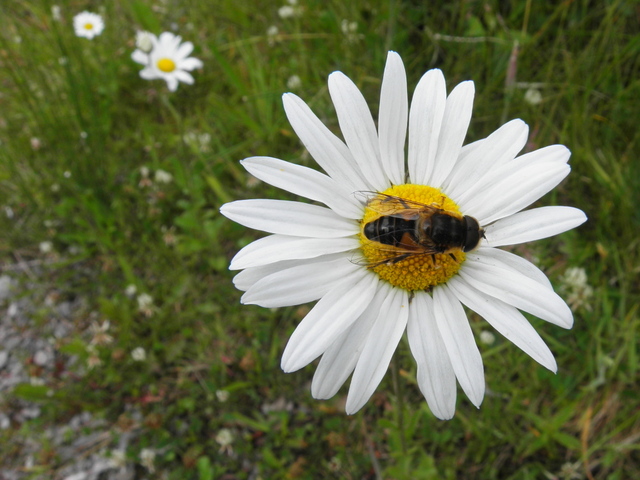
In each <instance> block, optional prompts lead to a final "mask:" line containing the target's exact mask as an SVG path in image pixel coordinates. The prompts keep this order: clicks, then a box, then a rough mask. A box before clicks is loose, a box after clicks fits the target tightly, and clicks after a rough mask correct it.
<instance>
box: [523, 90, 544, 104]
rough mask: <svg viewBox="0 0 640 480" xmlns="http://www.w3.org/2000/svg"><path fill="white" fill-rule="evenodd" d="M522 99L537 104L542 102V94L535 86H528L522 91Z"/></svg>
mask: <svg viewBox="0 0 640 480" xmlns="http://www.w3.org/2000/svg"><path fill="white" fill-rule="evenodd" d="M524 101H525V102H527V103H528V104H529V105H538V104H539V103H540V102H542V94H541V93H540V90H538V89H537V88H529V89H527V91H526V92H524Z"/></svg>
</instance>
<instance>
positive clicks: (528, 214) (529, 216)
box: [485, 207, 587, 247]
mask: <svg viewBox="0 0 640 480" xmlns="http://www.w3.org/2000/svg"><path fill="white" fill-rule="evenodd" d="M586 221H587V216H586V215H585V214H584V212H583V211H582V210H578V209H577V208H573V207H541V208H534V209H532V210H527V211H524V212H520V213H516V214H514V215H510V216H508V217H507V218H503V219H501V220H498V221H497V222H495V223H493V224H491V225H489V226H488V227H487V228H485V237H486V244H487V245H490V246H492V247H499V246H502V245H515V244H517V243H524V242H531V241H533V240H539V239H541V238H547V237H551V236H553V235H558V234H559V233H562V232H566V231H567V230H571V229H572V228H575V227H577V226H578V225H582V224H583V223H584V222H586Z"/></svg>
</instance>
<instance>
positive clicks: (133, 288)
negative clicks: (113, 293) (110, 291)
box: [124, 284, 138, 298]
mask: <svg viewBox="0 0 640 480" xmlns="http://www.w3.org/2000/svg"><path fill="white" fill-rule="evenodd" d="M137 291H138V287H136V286H135V285H134V284H130V285H127V288H125V289H124V294H125V295H126V296H127V297H129V298H132V297H133V296H134V295H135V294H136V292H137Z"/></svg>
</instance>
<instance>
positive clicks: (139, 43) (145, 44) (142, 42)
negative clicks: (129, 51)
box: [136, 30, 156, 53]
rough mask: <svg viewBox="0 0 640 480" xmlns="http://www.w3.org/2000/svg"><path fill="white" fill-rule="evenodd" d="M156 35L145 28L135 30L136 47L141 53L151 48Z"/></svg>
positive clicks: (147, 51)
mask: <svg viewBox="0 0 640 480" xmlns="http://www.w3.org/2000/svg"><path fill="white" fill-rule="evenodd" d="M155 38H156V36H155V35H154V34H153V33H151V32H147V31H145V30H140V31H138V32H136V48H137V49H138V50H141V51H142V52H143V53H149V52H150V51H151V49H152V48H153V41H154V39H155Z"/></svg>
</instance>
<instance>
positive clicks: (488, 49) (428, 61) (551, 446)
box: [0, 0, 640, 480]
mask: <svg viewBox="0 0 640 480" xmlns="http://www.w3.org/2000/svg"><path fill="white" fill-rule="evenodd" d="M54 6H56V7H59V8H60V18H59V19H55V18H54V15H53V14H52V7H54ZM284 6H286V7H288V8H287V9H285V10H282V9H281V7H284ZM83 10H91V11H94V12H97V13H100V14H101V15H103V17H104V20H105V24H106V28H105V30H104V32H103V33H102V34H101V35H100V36H98V37H96V38H94V39H93V40H87V39H83V38H78V37H76V36H75V35H74V32H73V28H72V18H73V16H74V15H75V14H77V13H79V12H81V11H83ZM141 29H144V30H149V31H152V32H153V33H156V34H159V33H161V32H162V31H172V32H174V33H176V34H178V35H181V36H182V37H183V39H184V40H188V41H191V42H193V43H194V45H195V51H194V53H193V56H195V57H197V58H200V59H201V60H202V61H203V62H204V68H203V69H202V70H199V71H195V72H193V73H194V77H195V80H196V82H195V84H194V85H192V86H190V85H184V84H182V85H180V87H179V89H178V91H177V92H175V93H171V92H169V91H168V90H167V88H166V85H165V84H164V83H163V82H162V81H159V80H158V81H146V80H143V79H141V78H140V77H139V74H138V73H139V70H140V66H139V65H137V64H135V63H134V62H133V61H132V60H131V58H130V55H131V52H132V51H133V49H134V48H135V47H134V38H135V33H136V31H137V30H141ZM389 49H393V50H396V51H398V52H399V53H400V55H401V56H402V58H403V60H404V62H405V66H406V70H407V74H408V78H409V88H410V91H412V89H413V87H414V86H415V84H416V83H417V81H418V79H419V78H420V76H421V75H422V74H423V73H424V72H425V71H426V70H428V69H430V68H433V67H437V68H440V69H442V70H443V72H444V74H445V77H446V78H447V83H448V87H449V89H451V88H452V87H453V85H455V84H457V83H458V82H460V81H462V80H467V79H472V80H474V81H475V83H476V92H477V93H476V100H475V106H474V117H473V120H472V124H471V128H470V130H469V133H468V136H467V140H466V141H467V142H471V141H474V140H477V139H480V138H483V137H485V136H487V135H488V134H490V133H491V132H492V131H493V130H495V129H496V128H497V127H499V126H500V125H501V124H502V123H503V122H504V121H506V120H508V119H511V118H522V119H523V120H524V121H526V122H527V123H528V124H529V125H530V128H531V136H530V142H529V145H528V147H527V148H528V149H534V148H538V147H540V146H545V145H549V144H553V143H562V144H565V145H567V146H568V147H569V148H570V149H571V150H572V152H573V155H572V159H571V165H572V168H573V172H572V174H571V175H570V176H569V178H568V179H567V180H566V181H565V182H564V183H563V184H562V185H561V186H560V187H559V188H557V189H556V190H555V191H554V192H553V193H551V194H549V195H548V196H547V197H545V198H544V199H542V200H541V201H540V202H539V204H540V205H549V204H559V205H572V206H576V207H578V208H581V209H582V210H584V211H585V212H586V213H587V215H588V217H589V222H588V223H586V224H585V225H583V226H582V227H580V228H578V229H577V230H575V231H571V232H568V233H566V234H564V235H561V236H559V237H555V238H551V239H548V240H545V241H541V242H537V243H536V244H532V245H525V246H522V247H519V248H517V249H515V250H516V252H517V253H519V254H521V255H524V256H525V257H527V258H530V259H533V260H534V261H535V262H536V263H537V264H538V265H540V266H541V268H543V270H545V272H546V273H547V274H548V275H549V277H550V278H551V280H552V282H553V283H554V285H555V286H556V288H557V289H559V290H560V291H561V293H562V295H563V296H564V297H565V298H570V299H571V300H572V307H573V309H574V312H575V326H574V328H573V329H572V330H569V331H564V330H561V329H558V328H556V327H554V326H552V325H546V324H543V322H541V321H538V320H537V319H533V320H532V321H533V323H534V325H535V327H536V328H537V329H538V330H539V331H540V332H541V333H542V335H543V337H544V338H545V340H546V341H547V342H548V343H549V345H550V347H551V349H552V350H553V352H554V353H555V355H556V358H557V361H558V365H559V371H558V374H557V375H553V374H551V373H550V372H548V371H546V370H545V369H543V368H542V367H540V366H539V365H538V364H536V363H535V362H534V361H533V360H531V359H530V358H529V357H527V356H526V355H525V354H523V353H522V352H520V351H519V350H518V349H517V348H516V347H515V346H513V345H512V344H510V343H509V342H508V341H506V340H505V339H503V338H501V337H499V336H497V335H496V338H495V339H494V340H493V341H491V339H489V340H488V341H487V342H486V343H481V345H480V348H481V351H482V354H483V358H484V361H485V371H486V380H487V387H488V393H487V396H486V398H485V400H484V403H483V405H482V407H481V408H480V409H479V410H477V409H475V407H473V406H472V405H471V404H470V403H469V402H468V401H467V399H466V398H464V397H463V396H462V395H460V397H461V398H459V400H458V410H457V413H456V416H455V417H454V419H453V420H451V421H448V422H443V421H440V420H438V419H436V418H435V417H434V416H433V415H432V414H431V413H430V411H429V410H428V408H427V406H426V403H425V401H424V399H423V398H422V397H421V395H420V393H419V391H418V389H417V386H416V382H415V364H414V362H413V360H412V358H411V355H410V353H409V351H408V348H407V345H406V343H401V346H400V349H399V351H398V352H397V353H396V355H395V358H394V362H393V365H392V369H393V370H394V372H399V373H397V374H394V373H391V372H390V373H389V374H388V375H387V377H386V378H385V379H384V380H383V383H382V384H381V386H380V387H379V388H378V391H377V393H376V394H375V395H374V397H373V399H372V400H371V401H370V402H369V403H368V404H367V406H366V407H365V408H364V409H363V410H362V411H361V412H359V413H358V414H356V415H354V416H346V415H345V414H344V409H343V404H344V400H345V394H346V390H345V389H343V390H341V392H340V393H339V394H338V395H337V396H336V397H335V398H334V399H332V400H329V401H316V400H314V399H312V398H311V396H310V393H309V384H310V380H311V377H312V371H313V368H314V367H313V366H311V367H308V368H307V369H304V370H302V371H300V372H297V373H294V374H284V373H283V372H282V371H281V370H280V368H279V360H280V355H281V352H282V350H283V348H284V345H285V344H286V341H287V338H288V337H289V335H290V334H291V332H292V331H293V329H294V328H295V326H296V324H297V323H298V322H299V321H300V319H301V318H302V317H303V316H304V314H305V313H306V311H308V307H302V308H284V309H278V310H277V311H272V310H267V309H262V308H259V307H252V306H247V307H242V306H241V305H240V304H239V297H240V294H239V292H237V291H236V290H235V289H234V288H233V285H232V283H231V278H232V275H231V273H230V272H228V271H227V265H228V262H229V259H230V258H231V256H233V254H234V253H235V252H236V251H237V250H238V249H239V248H241V247H242V246H244V245H246V244H247V243H249V242H250V241H252V240H253V239H255V238H257V237H258V236H259V234H258V233H256V232H253V231H249V230H247V229H245V228H242V227H240V226H238V225H235V224H233V223H232V222H229V221H227V220H225V219H224V218H223V217H221V216H220V215H219V213H218V208H219V207H220V205H221V204H222V203H224V202H227V201H230V200H234V199H240V198H249V197H257V198H260V197H262V198H283V193H282V192H280V191H277V190H276V189H273V188H270V187H269V186H266V185H263V184H260V183H258V182H256V181H255V180H254V179H252V178H250V177H249V176H248V175H247V174H246V173H245V172H244V171H243V170H242V169H241V168H240V166H239V164H238V160H240V159H242V158H245V157H249V156H253V155H270V156H274V157H279V158H283V159H285V160H290V161H293V162H295V163H300V164H305V165H310V166H312V165H314V163H313V161H312V159H310V158H309V156H308V154H307V153H306V152H305V151H304V149H303V147H302V145H301V143H300V142H299V141H298V139H297V138H296V136H295V134H294V133H293V131H292V129H291V127H290V126H289V124H288V123H287V121H286V118H285V115H284V112H283V109H282V105H281V95H282V93H284V92H286V91H293V92H295V93H296V94H298V95H299V96H301V97H302V98H303V99H305V100H306V101H307V102H308V103H309V104H310V105H311V106H312V108H313V109H314V111H315V112H316V113H317V114H318V115H319V116H320V118H321V119H323V121H325V123H326V124H327V125H329V126H330V128H331V129H332V130H334V131H335V132H337V133H338V134H339V129H338V126H337V120H336V117H335V113H334V111H333V108H332V106H331V102H330V99H329V95H328V91H327V87H326V78H327V75H328V74H329V73H331V72H332V71H334V70H341V71H343V72H344V73H345V74H347V75H348V76H349V77H350V78H352V79H353V80H354V81H355V82H356V84H357V85H358V86H359V87H360V88H361V89H362V90H363V92H364V94H365V96H366V98H367V99H368V101H369V103H370V106H371V108H372V110H373V112H374V118H375V114H376V113H377V102H378V98H379V90H380V79H381V75H382V70H383V66H384V61H385V58H386V54H387V51H388V50H389ZM0 66H1V69H0V207H1V208H2V210H1V211H0V268H1V269H2V272H1V273H2V275H5V276H7V277H9V278H11V282H12V284H13V285H14V293H13V294H12V295H14V297H12V298H13V300H11V299H9V300H6V301H4V302H3V303H2V304H0V308H1V310H0V314H1V315H3V316H4V318H5V322H9V323H10V322H12V321H13V320H12V318H17V317H19V316H20V315H23V316H26V317H25V318H26V323H24V324H21V325H22V326H21V328H23V329H24V330H25V332H26V331H28V332H29V335H34V334H35V335H39V336H41V337H42V338H45V339H46V340H47V341H48V345H50V347H48V348H50V349H52V351H53V355H52V356H51V358H49V359H47V361H42V359H40V361H37V360H38V359H36V358H34V357H35V353H34V352H33V351H31V352H29V351H25V352H24V353H23V354H22V356H20V358H19V361H20V362H22V364H23V365H24V368H25V369H26V370H27V371H28V373H29V376H30V378H29V380H28V381H25V382H22V383H20V384H18V385H15V386H14V387H12V388H11V389H8V390H6V391H4V392H2V395H3V396H2V397H0V412H2V415H3V418H5V419H6V421H4V422H2V425H1V426H2V429H0V464H1V465H5V466H6V467H7V468H9V467H11V468H14V469H17V471H19V472H20V474H21V475H22V476H23V478H61V477H60V475H62V473H61V472H62V471H63V470H64V468H65V466H66V464H67V462H68V460H67V459H66V457H64V456H63V455H62V454H61V452H60V445H59V444H58V443H55V442H52V440H51V436H50V435H47V433H46V432H47V431H48V430H47V429H49V428H51V427H52V426H55V425H62V424H65V422H68V421H69V419H71V418H75V417H77V416H78V415H79V414H81V413H82V412H89V413H90V415H91V418H93V419H98V420H99V424H98V425H99V430H100V432H102V436H101V437H100V442H98V443H96V444H95V445H92V450H91V452H92V453H95V452H98V453H100V454H102V455H104V456H105V457H106V458H109V457H110V456H114V454H113V453H112V452H114V451H116V450H118V448H120V450H121V451H122V450H124V454H125V461H126V462H127V463H128V464H129V465H131V464H134V465H135V470H134V472H135V478H145V476H147V475H150V476H149V477H147V478H167V479H200V480H207V479H214V478H224V479H249V478H252V479H257V478H262V479H278V478H288V479H295V478H301V479H307V478H309V479H310V478H314V479H315V478H340V479H342V478H344V479H373V478H385V479H455V478H464V479H545V478H549V479H566V480H570V479H583V478H584V479H612V480H616V479H620V480H624V479H631V478H640V452H639V442H640V413H639V412H640V410H639V405H640V401H639V398H640V392H639V376H638V340H639V339H638V326H639V320H638V305H639V304H640V289H639V281H638V278H639V273H640V248H639V242H640V240H639V237H638V232H639V231H640V214H639V211H640V210H638V203H640V198H639V195H640V194H639V193H638V192H640V167H639V164H640V148H639V135H640V129H639V128H638V118H639V117H640V7H638V4H637V2H634V1H631V0H629V1H623V0H620V1H616V0H606V1H596V0H573V1H572V0H564V1H558V2H535V1H532V0H529V1H497V0H488V1H481V0H478V1H474V0H468V1H453V2H449V1H442V0H440V1H430V2H426V1H418V0H405V1H402V0H388V1H384V2H376V1H372V0H354V1H352V2H342V1H337V0H329V1H320V0H299V2H298V3H297V4H293V5H292V4H289V3H287V2H286V1H285V0H281V1H275V2H272V1H265V0H211V1H208V2H203V1H200V0H156V1H152V0H133V1H114V2H101V1H80V0H65V1H58V2H53V1H50V0H3V2H2V3H1V4H0ZM158 171H160V172H161V173H160V174H157V172H158ZM162 172H166V173H168V174H170V177H167V176H166V175H163V173H162ZM572 267H580V268H582V269H584V272H585V273H586V279H587V283H586V284H584V283H583V287H582V290H579V289H578V290H576V288H578V287H576V286H575V284H574V283H575V282H574V283H572V282H571V281H570V280H568V278H569V276H570V274H568V273H567V271H568V269H570V268H572ZM569 272H571V270H569ZM583 280H584V279H583ZM16 292H17V293H16ZM63 304H64V305H67V306H69V308H67V309H61V308H60V306H61V305H63ZM17 306H20V308H21V309H22V310H21V311H22V313H20V314H18V313H16V308H17ZM470 318H471V322H472V326H473V329H474V331H475V332H476V334H477V335H476V337H477V338H478V339H479V338H480V334H481V333H483V332H484V331H486V330H490V327H489V326H488V325H487V324H485V323H484V322H483V321H482V320H481V319H480V318H479V317H477V316H473V315H472V316H471V317H470ZM107 321H108V323H105V322H107ZM52 324H56V325H60V324H62V325H64V332H65V333H64V335H59V334H56V333H55V332H53V331H51V329H50V326H51V325H52ZM483 337H485V338H486V337H487V335H486V334H483ZM0 342H3V339H2V338H0ZM5 347H6V345H3V343H0V352H1V351H2V350H3V349H4V348H5ZM135 349H138V350H137V352H138V355H134V356H132V355H131V353H132V352H133V351H134V350H135ZM141 349H143V350H144V351H143V352H142V350H141ZM140 352H142V353H144V355H142V354H141V353H140ZM36 353H37V352H36ZM11 355H12V357H13V358H14V360H15V357H16V355H19V354H18V353H16V351H15V350H12V352H11ZM134 357H135V358H134ZM136 359H137V360H136ZM2 368H3V367H2V365H0V375H3V376H5V377H7V376H8V375H9V373H8V372H7V371H6V368H5V369H4V371H3V369H2ZM397 377H401V378H397ZM34 405H35V406H36V407H37V408H38V412H39V414H38V415H36V416H32V418H27V417H28V416H27V417H25V416H24V415H20V412H21V411H23V410H24V408H25V406H27V407H28V406H34ZM96 428H98V427H96ZM85 433H86V432H85ZM123 438H127V442H126V445H125V446H124V447H123V443H122V439H123ZM68 440H69V441H71V440H72V439H68ZM33 445H36V451H38V452H40V453H39V454H37V455H36V456H35V457H32V458H31V461H30V462H28V463H27V464H25V463H24V461H23V460H19V459H23V457H22V455H24V452H25V451H26V450H28V449H29V448H31V449H32V450H33ZM143 451H145V452H150V451H151V452H154V454H155V460H154V467H155V473H152V472H151V470H150V466H149V462H146V463H145V461H144V458H145V455H144V454H143V455H142V457H141V453H142V452H143ZM85 455H88V453H86V452H85ZM20 462H22V463H20ZM145 465H146V466H145ZM0 477H1V475H0Z"/></svg>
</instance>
